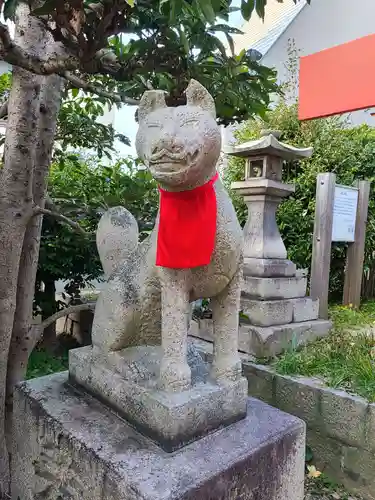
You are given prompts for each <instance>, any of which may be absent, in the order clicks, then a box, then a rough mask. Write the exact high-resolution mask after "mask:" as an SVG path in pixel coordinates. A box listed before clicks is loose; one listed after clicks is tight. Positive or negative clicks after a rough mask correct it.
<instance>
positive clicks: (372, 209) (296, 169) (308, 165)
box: [225, 102, 375, 299]
mask: <svg viewBox="0 0 375 500" xmlns="http://www.w3.org/2000/svg"><path fill="white" fill-rule="evenodd" d="M261 129H273V130H275V129H276V130H280V131H281V132H282V136H281V138H280V140H281V141H283V142H286V143H289V144H292V145H294V146H300V147H308V146H312V147H313V148H314V153H313V156H312V157H311V158H309V159H305V160H302V161H295V162H288V163H286V164H285V166H284V169H283V181H284V182H289V183H295V186H296V191H295V194H294V195H293V196H291V197H290V198H289V199H287V200H285V201H284V202H283V203H282V204H281V206H280V208H279V211H278V214H277V220H278V224H279V228H280V232H281V234H282V237H283V239H284V243H285V246H286V248H287V250H288V256H289V258H290V259H291V260H292V261H293V262H295V263H296V264H297V265H298V266H299V267H302V268H308V269H310V264H311V254H312V236H313V230H314V212H315V190H316V177H317V174H318V173H320V172H334V173H335V174H336V176H337V183H339V184H345V185H353V184H354V183H355V181H357V180H360V179H367V180H370V181H372V180H373V179H374V175H375V130H374V129H372V128H370V127H368V126H366V125H363V126H360V127H355V128H349V127H348V126H347V123H346V122H345V121H344V120H343V119H340V118H328V119H320V120H314V121H309V122H300V121H299V120H298V116H297V105H292V106H287V105H286V104H285V103H283V102H282V103H280V104H279V105H278V106H277V107H276V108H275V109H274V110H272V111H270V112H269V113H268V114H267V115H266V117H265V119H264V120H252V121H248V122H246V123H245V124H244V125H243V126H242V127H241V128H240V129H239V130H238V131H237V132H236V139H237V141H238V142H239V143H241V142H245V141H249V140H251V139H255V138H258V137H259V133H260V130H261ZM243 176H244V160H243V159H241V158H233V159H231V160H230V162H229V167H228V168H227V171H226V173H225V183H226V184H227V186H229V185H230V182H232V181H234V180H241V179H243ZM233 201H234V204H235V207H236V210H237V213H238V216H239V218H240V220H241V222H242V223H244V222H245V220H246V206H245V205H244V203H243V200H242V198H240V197H237V196H236V195H234V194H233ZM374 215H375V200H374V199H373V196H372V191H371V195H370V205H369V218H368V221H369V222H368V226H367V234H366V250H365V271H366V272H369V271H370V270H371V269H372V267H374V266H375V262H374V252H373V248H374V243H375V218H374ZM345 255H346V245H345V244H343V243H334V244H333V245H332V258H331V275H330V292H331V299H336V298H338V297H340V296H341V294H342V289H343V271H344V266H345Z"/></svg>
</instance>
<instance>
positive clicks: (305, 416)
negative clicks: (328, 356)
mask: <svg viewBox="0 0 375 500" xmlns="http://www.w3.org/2000/svg"><path fill="white" fill-rule="evenodd" d="M320 398H321V390H320V388H319V385H318V384H317V382H316V381H315V380H311V379H310V378H307V377H296V378H294V377H287V376H284V377H277V378H276V379H275V402H276V404H275V406H276V407H277V408H280V410H283V411H286V412H287V413H292V414H293V415H295V416H296V417H299V418H301V419H302V420H304V421H305V422H306V423H307V425H309V426H310V427H312V428H316V427H319V426H321V416H320V412H319V410H320V405H319V403H320ZM301 402H303V403H302V404H301Z"/></svg>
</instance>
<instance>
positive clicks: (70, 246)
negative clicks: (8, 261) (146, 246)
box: [34, 155, 158, 317]
mask: <svg viewBox="0 0 375 500" xmlns="http://www.w3.org/2000/svg"><path fill="white" fill-rule="evenodd" d="M48 192H49V195H50V197H51V198H52V201H53V203H54V204H55V207H56V209H57V210H58V211H59V212H61V213H62V214H64V215H66V216H68V217H70V218H71V219H73V220H75V221H78V222H79V224H80V225H81V226H82V227H83V228H84V229H85V231H87V232H88V233H89V234H90V236H88V237H85V236H83V235H81V234H79V233H77V231H76V230H74V229H73V228H72V227H70V226H68V225H66V224H65V223H64V222H62V221H61V220H59V219H56V218H54V217H50V216H44V219H43V228H42V239H41V248H40V255H39V264H38V273H37V286H36V293H35V301H34V305H35V312H37V313H41V314H42V316H43V317H46V316H49V315H50V314H53V313H54V312H55V311H56V310H57V309H58V308H59V307H60V306H63V304H61V305H59V304H57V303H56V302H55V288H54V284H55V282H56V281H57V280H64V281H68V284H67V286H66V287H65V290H66V292H67V294H68V295H70V297H71V298H77V297H79V294H80V289H81V288H83V287H85V286H86V285H87V284H88V283H89V282H90V281H92V280H94V279H97V278H100V277H101V276H102V274H103V271H102V267H101V264H100V261H99V256H98V252H97V248H96V241H95V231H96V228H97V225H98V222H99V219H100V217H101V215H102V214H103V213H104V212H105V211H106V210H107V209H108V208H110V207H113V206H118V205H122V206H124V207H126V208H127V209H128V210H129V211H130V212H131V213H132V214H133V215H134V217H135V218H136V219H137V221H138V224H139V228H140V235H141V238H143V237H145V235H146V234H147V232H148V231H149V230H150V229H152V228H153V226H154V221H155V217H156V212H157V202H158V192H157V189H156V184H155V182H154V180H153V179H152V177H151V174H150V173H149V172H148V171H145V170H140V169H138V165H137V162H136V161H135V160H133V159H131V158H126V159H123V160H121V161H119V162H117V163H115V164H114V165H112V166H106V165H102V164H100V163H99V162H97V161H94V160H91V161H90V160H86V161H83V160H82V159H80V158H79V157H77V156H76V155H66V156H60V157H59V161H58V162H56V163H54V164H53V165H52V168H51V172H50V177H49V186H48ZM42 282H43V283H44V289H43V288H42V287H41V283H42Z"/></svg>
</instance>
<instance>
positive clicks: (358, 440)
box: [321, 389, 368, 447]
mask: <svg viewBox="0 0 375 500" xmlns="http://www.w3.org/2000/svg"><path fill="white" fill-rule="evenodd" d="M367 405H368V403H367V401H366V400H365V399H363V398H361V397H359V396H351V395H350V394H348V393H347V392H345V391H339V390H334V389H331V390H330V391H324V392H323V393H322V399H321V415H322V419H323V421H324V428H325V433H326V434H327V435H328V436H331V437H334V438H336V439H339V440H340V441H342V442H343V443H346V444H348V445H349V446H351V445H354V446H359V447H364V443H365V435H366V434H365V425H366V416H367Z"/></svg>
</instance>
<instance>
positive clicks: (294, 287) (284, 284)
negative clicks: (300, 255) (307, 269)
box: [242, 276, 307, 300]
mask: <svg viewBox="0 0 375 500" xmlns="http://www.w3.org/2000/svg"><path fill="white" fill-rule="evenodd" d="M306 287H307V277H306V276H295V277H289V278H259V277H254V276H244V280H243V285H242V293H243V295H244V296H246V297H247V298H249V299H260V300H279V299H295V298H300V297H305V295H306Z"/></svg>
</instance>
